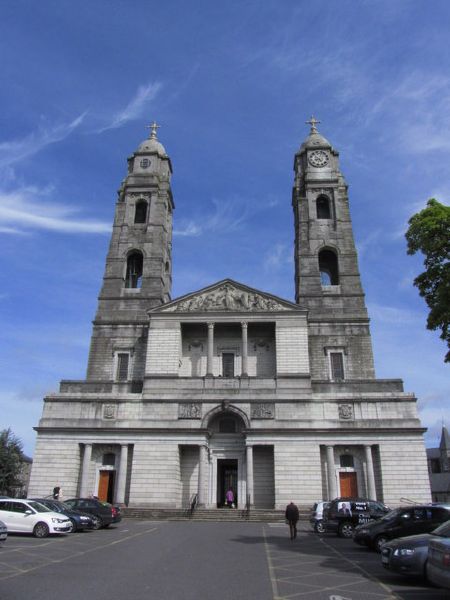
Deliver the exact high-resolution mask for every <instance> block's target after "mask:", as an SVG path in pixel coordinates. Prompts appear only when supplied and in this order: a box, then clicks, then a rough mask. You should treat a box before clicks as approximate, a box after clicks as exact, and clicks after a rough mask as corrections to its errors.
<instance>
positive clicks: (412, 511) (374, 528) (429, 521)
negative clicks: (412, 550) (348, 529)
mask: <svg viewBox="0 0 450 600" xmlns="http://www.w3.org/2000/svg"><path fill="white" fill-rule="evenodd" d="M448 519H450V509H448V508H444V507H443V506H432V505H430V504H414V505H413V506H411V505H409V506H401V507H400V508H396V509H394V510H391V512H390V513H389V514H387V515H385V516H384V517H383V518H382V519H381V520H379V521H377V522H375V523H367V524H365V525H361V526H360V527H357V528H356V529H355V534H354V537H353V541H354V542H356V543H357V544H361V545H362V546H369V547H370V548H374V549H375V550H377V551H378V552H381V546H382V545H383V544H385V543H386V542H388V541H389V540H392V539H394V538H398V537H405V536H408V535H417V534H419V533H430V532H431V531H433V529H435V528H436V527H437V526H438V525H440V524H441V523H444V522H445V521H447V520H448Z"/></svg>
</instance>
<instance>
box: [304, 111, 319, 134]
mask: <svg viewBox="0 0 450 600" xmlns="http://www.w3.org/2000/svg"><path fill="white" fill-rule="evenodd" d="M305 123H306V124H307V125H311V131H310V133H317V127H316V125H317V123H321V121H318V120H317V119H315V118H314V116H313V115H311V118H310V120H309V121H305Z"/></svg>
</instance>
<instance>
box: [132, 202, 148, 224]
mask: <svg viewBox="0 0 450 600" xmlns="http://www.w3.org/2000/svg"><path fill="white" fill-rule="evenodd" d="M134 222H135V223H146V222H147V202H146V201H145V200H138V202H136V207H135V212H134Z"/></svg>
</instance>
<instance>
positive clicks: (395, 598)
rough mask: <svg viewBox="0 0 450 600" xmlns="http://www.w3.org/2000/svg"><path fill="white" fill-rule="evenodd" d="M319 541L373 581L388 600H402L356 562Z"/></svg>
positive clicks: (323, 541) (323, 540)
mask: <svg viewBox="0 0 450 600" xmlns="http://www.w3.org/2000/svg"><path fill="white" fill-rule="evenodd" d="M319 540H320V542H321V543H322V544H324V545H325V546H327V548H329V549H330V550H331V551H332V552H333V553H334V554H336V555H337V556H339V557H340V558H342V559H343V560H345V561H346V562H348V563H350V564H351V565H353V567H355V568H356V569H359V570H360V571H362V572H363V573H364V575H366V576H367V577H368V579H370V581H373V582H374V583H377V584H378V585H380V586H381V587H382V588H383V589H384V590H385V591H386V592H387V593H388V594H390V595H389V600H402V598H401V596H399V595H398V594H396V593H395V592H394V590H393V589H392V588H390V587H389V586H388V585H387V584H385V583H384V582H383V581H381V580H380V579H378V577H375V576H374V575H372V574H371V573H369V571H367V570H366V569H364V567H361V565H359V564H358V563H357V562H355V561H354V560H351V559H350V558H347V556H346V555H345V554H342V552H339V550H336V548H333V546H330V544H328V543H327V542H326V541H325V539H324V538H319Z"/></svg>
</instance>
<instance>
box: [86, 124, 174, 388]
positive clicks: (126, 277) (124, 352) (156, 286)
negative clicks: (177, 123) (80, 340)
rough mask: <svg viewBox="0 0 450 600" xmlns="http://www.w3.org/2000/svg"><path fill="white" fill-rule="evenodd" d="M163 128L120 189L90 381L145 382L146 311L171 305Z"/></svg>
mask: <svg viewBox="0 0 450 600" xmlns="http://www.w3.org/2000/svg"><path fill="white" fill-rule="evenodd" d="M158 128H159V125H157V124H156V123H153V124H152V125H150V126H149V129H150V135H149V137H148V139H146V140H144V141H143V142H142V143H141V144H140V145H139V146H138V148H137V150H136V151H135V152H134V153H133V154H132V155H131V156H130V157H129V158H128V174H127V176H126V177H125V179H124V180H123V181H122V184H121V186H120V189H119V190H118V199H117V204H116V211H115V217H114V225H113V231H112V236H111V242H110V245H109V251H108V255H107V258H106V267H105V274H104V277H103V285H102V288H101V291H100V295H99V300H98V308H97V314H96V316H95V320H94V330H93V334H92V339H91V349H90V354H89V364H88V373H87V378H88V379H91V380H92V379H96V380H105V379H107V380H111V379H112V380H113V381H114V380H115V381H140V380H142V378H143V369H144V362H145V356H144V352H145V339H146V335H147V329H148V315H147V311H148V310H149V309H151V308H154V307H156V306H159V305H160V304H163V303H165V302H168V301H169V300H170V292H171V287H172V216H173V209H174V203H173V198H172V191H171V187H170V178H171V175H172V165H171V162H170V158H169V156H168V155H167V153H166V151H165V149H164V146H163V145H162V144H161V142H160V141H159V140H158V137H157V129H158Z"/></svg>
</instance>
